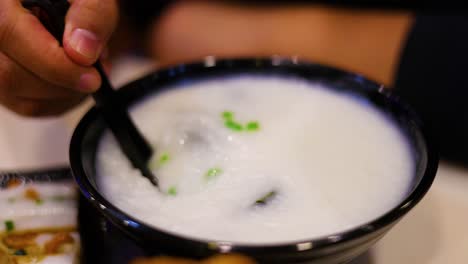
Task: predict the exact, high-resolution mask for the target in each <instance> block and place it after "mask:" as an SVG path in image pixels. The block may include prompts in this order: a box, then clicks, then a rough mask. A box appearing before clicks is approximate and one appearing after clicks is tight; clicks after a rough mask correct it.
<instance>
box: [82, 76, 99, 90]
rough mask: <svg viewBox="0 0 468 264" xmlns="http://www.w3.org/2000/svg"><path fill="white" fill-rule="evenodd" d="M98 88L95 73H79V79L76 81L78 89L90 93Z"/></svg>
mask: <svg viewBox="0 0 468 264" xmlns="http://www.w3.org/2000/svg"><path fill="white" fill-rule="evenodd" d="M98 88H99V79H98V78H96V76H95V75H93V74H90V73H85V74H83V75H81V77H80V81H79V83H78V90H80V91H82V92H85V93H90V92H94V91H96V90H97V89H98Z"/></svg>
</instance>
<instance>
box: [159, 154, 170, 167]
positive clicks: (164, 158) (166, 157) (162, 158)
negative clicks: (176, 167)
mask: <svg viewBox="0 0 468 264" xmlns="http://www.w3.org/2000/svg"><path fill="white" fill-rule="evenodd" d="M169 159H170V157H169V154H168V153H163V154H161V156H159V165H163V164H165V163H167V162H168V161H169Z"/></svg>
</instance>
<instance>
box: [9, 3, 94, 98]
mask: <svg viewBox="0 0 468 264" xmlns="http://www.w3.org/2000/svg"><path fill="white" fill-rule="evenodd" d="M0 51H3V52H5V54H6V55H7V56H8V57H10V58H12V59H13V60H14V61H16V62H17V63H18V64H20V65H22V66H24V67H25V68H26V69H27V70H29V71H30V72H33V73H34V74H36V75H37V76H38V77H39V78H41V79H44V80H46V81H48V82H51V83H53V84H55V85H57V86H63V87H67V88H71V89H76V90H80V91H84V92H94V91H95V90H96V89H97V88H98V87H99V86H100V83H101V79H100V77H99V75H98V73H97V71H96V70H95V69H93V68H91V67H84V66H79V65H77V64H76V63H74V62H73V61H72V60H71V59H70V58H69V57H68V56H67V55H66V54H65V52H64V49H63V48H62V47H61V46H60V44H59V42H58V41H57V40H55V39H54V37H53V36H52V35H51V34H50V33H49V32H47V30H46V29H45V28H44V27H43V26H42V24H41V23H40V21H39V20H38V19H37V18H36V17H35V16H33V15H32V14H31V13H30V12H29V11H28V10H26V9H24V8H23V7H22V6H21V3H20V1H17V0H0Z"/></svg>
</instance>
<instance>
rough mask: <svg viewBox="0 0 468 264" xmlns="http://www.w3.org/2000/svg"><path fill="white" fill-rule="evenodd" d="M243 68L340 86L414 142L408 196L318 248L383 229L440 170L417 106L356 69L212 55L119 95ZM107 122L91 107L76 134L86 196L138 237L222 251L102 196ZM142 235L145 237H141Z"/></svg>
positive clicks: (133, 98) (75, 156) (75, 162)
mask: <svg viewBox="0 0 468 264" xmlns="http://www.w3.org/2000/svg"><path fill="white" fill-rule="evenodd" d="M241 74H249V75H261V76H270V75H273V76H284V77H295V78H301V79H304V80H308V81H313V82H315V83H322V84H325V85H326V86H328V87H330V88H331V89H335V90H337V91H340V92H345V93H350V94H353V95H356V96H357V97H358V98H360V100H362V101H363V103H366V104H371V105H373V106H375V107H377V108H378V109H380V110H381V111H382V112H384V113H386V114H387V116H388V117H389V118H390V119H392V120H393V121H394V122H395V123H396V124H397V126H398V127H399V128H400V129H401V131H402V132H403V133H404V134H405V135H406V137H407V138H408V141H409V143H410V145H411V148H412V153H413V158H414V161H415V163H416V171H415V173H414V179H413V183H412V189H411V191H410V192H409V193H408V195H407V197H406V198H405V199H404V200H403V201H402V202H401V203H400V204H399V205H398V206H397V207H395V208H393V209H391V210H389V212H388V213H387V214H385V215H383V216H381V217H379V218H378V219H375V220H374V221H372V222H370V223H367V224H364V225H362V226H360V227H358V228H355V229H352V230H349V231H346V232H342V233H338V234H331V235H330V236H328V237H323V238H319V239H313V240H311V241H308V242H311V243H313V245H314V247H313V248H314V249H315V248H322V247H326V246H328V245H331V244H340V243H345V242H348V241H351V240H356V239H359V238H361V237H363V236H366V235H370V234H373V233H374V234H375V233H379V231H380V230H381V229H383V228H385V227H388V226H390V225H391V224H393V223H395V222H396V221H397V220H398V219H399V218H400V217H402V216H403V215H404V214H405V213H406V212H408V210H410V209H411V208H412V207H413V206H414V205H415V204H416V203H418V202H419V200H420V199H421V198H422V197H423V196H424V194H425V193H426V192H427V190H428V189H429V187H430V185H431V183H432V181H433V179H434V176H435V173H436V170H437V162H438V157H437V154H436V152H435V150H434V148H433V147H432V145H430V143H431V141H430V138H429V134H428V133H427V131H426V129H425V127H424V125H423V124H422V123H421V121H420V120H419V119H418V118H417V116H416V115H415V114H414V113H413V111H412V110H411V109H410V108H409V107H408V106H407V105H406V104H404V103H403V102H401V101H400V99H399V98H398V97H397V96H396V95H394V94H393V93H392V92H391V91H390V90H388V89H386V88H384V87H383V86H381V85H379V84H377V83H375V82H372V81H369V80H366V79H365V78H363V77H362V76H359V75H356V74H352V73H348V72H344V71H341V70H337V69H333V68H329V67H325V66H321V65H317V64H308V63H304V62H297V61H295V60H289V59H279V58H273V59H271V58H268V59H238V60H221V61H215V62H214V63H213V61H207V62H204V63H203V62H202V63H196V64H190V65H180V66H177V67H174V68H171V69H167V70H163V71H158V72H155V73H153V74H150V75H148V76H147V77H145V78H143V79H140V80H138V81H135V82H133V83H130V84H129V85H127V86H126V87H124V88H123V89H121V90H120V91H119V98H120V100H122V103H123V104H124V105H126V106H127V107H130V106H131V105H132V104H134V103H136V102H138V101H139V100H141V99H142V98H146V96H148V95H153V94H155V93H159V92H162V91H164V90H166V89H167V87H168V86H171V87H173V86H175V85H179V84H180V85H183V84H187V83H192V82H195V81H199V80H203V79H205V78H222V77H231V76H237V75H241ZM105 128H106V126H105V124H104V122H103V120H102V118H101V117H100V115H99V111H98V110H97V109H92V110H91V111H90V112H88V113H87V114H86V115H85V117H84V118H83V119H82V120H81V122H80V124H79V125H78V127H77V129H76V130H75V133H74V135H73V138H72V142H71V148H70V163H71V166H72V171H73V174H74V176H75V179H76V181H77V183H78V184H79V186H80V189H81V191H82V193H83V194H84V196H85V197H86V198H87V199H88V200H89V201H90V202H91V203H94V204H95V205H96V206H97V208H98V209H99V208H101V209H102V210H101V211H102V213H103V214H104V215H105V216H107V217H109V218H110V220H111V221H113V222H117V224H120V225H122V226H123V228H124V229H125V231H126V232H128V233H130V235H132V232H135V233H133V234H134V235H135V237H137V239H142V240H145V239H146V238H148V237H151V236H163V237H165V238H166V239H174V240H175V241H178V240H183V241H185V242H188V243H192V244H193V245H198V246H203V248H205V249H210V248H211V250H214V251H220V252H222V250H221V244H222V243H221V242H215V246H213V244H212V243H213V241H201V240H191V239H189V238H183V237H179V236H177V235H173V234H170V233H168V232H164V231H162V230H158V229H157V228H152V227H149V226H146V225H145V224H144V223H140V222H139V221H138V220H136V219H135V218H133V217H131V216H129V215H126V214H125V213H123V212H122V211H120V210H119V209H117V208H115V207H114V206H113V205H112V204H111V203H109V202H108V201H107V200H106V199H104V198H103V197H102V195H101V194H100V193H99V186H97V184H96V178H95V177H96V173H95V171H96V170H95V155H96V148H97V145H98V142H99V140H100V137H101V135H102V132H103V131H104V129H105ZM123 223H125V224H123ZM129 223H130V224H129ZM142 231H145V232H146V234H145V235H142V233H143V232H142ZM137 233H138V234H137ZM142 236H145V237H146V238H142ZM303 242H304V241H298V243H293V244H291V243H290V244H287V245H275V246H269V247H267V248H266V249H265V248H264V249H263V250H268V248H271V249H272V250H283V249H287V248H288V250H291V249H292V248H293V247H294V248H295V249H296V251H297V247H295V246H296V245H297V244H300V243H303ZM210 243H211V245H210ZM223 243H225V242H223ZM230 248H231V249H232V248H237V249H245V250H247V251H248V250H250V249H252V248H255V246H245V245H233V244H230Z"/></svg>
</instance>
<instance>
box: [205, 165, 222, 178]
mask: <svg viewBox="0 0 468 264" xmlns="http://www.w3.org/2000/svg"><path fill="white" fill-rule="evenodd" d="M221 173H223V170H222V169H220V168H211V169H209V170H208V171H207V172H206V173H205V179H206V180H211V179H214V178H215V177H217V176H219V175H220V174H221Z"/></svg>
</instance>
